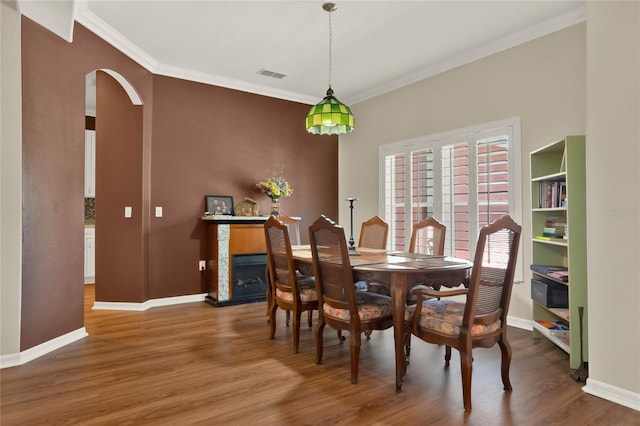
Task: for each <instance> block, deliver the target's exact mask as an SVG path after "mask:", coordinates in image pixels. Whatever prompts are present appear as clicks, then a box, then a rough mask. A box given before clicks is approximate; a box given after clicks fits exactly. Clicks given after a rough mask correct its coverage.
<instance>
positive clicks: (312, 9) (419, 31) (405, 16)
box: [75, 0, 586, 104]
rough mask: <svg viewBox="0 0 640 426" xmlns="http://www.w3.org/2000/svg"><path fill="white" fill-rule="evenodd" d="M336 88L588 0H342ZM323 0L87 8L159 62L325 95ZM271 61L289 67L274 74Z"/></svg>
mask: <svg viewBox="0 0 640 426" xmlns="http://www.w3.org/2000/svg"><path fill="white" fill-rule="evenodd" d="M337 3H338V10H337V11H335V12H333V13H332V15H331V20H332V27H333V72H332V79H331V83H332V86H333V89H334V91H335V94H336V96H337V97H338V98H339V99H340V100H341V101H343V102H345V103H347V104H353V103H357V102H360V101H363V100H365V99H368V98H371V97H373V96H376V95H379V94H382V93H385V92H388V91H390V90H394V89H397V88H399V87H402V86H404V85H407V84H410V83H412V82H415V81H418V80H421V79H423V78H426V77H429V76H431V75H434V74H437V73H439V72H442V71H446V70H448V69H451V68H454V67H456V66H459V65H462V64H464V63H467V62H470V61H473V60H476V59H479V58H482V57H484V56H488V55H490V54H493V53H496V52H499V51H501V50H504V49H507V48H509V47H512V46H515V45H517V44H520V43H523V42H526V41H529V40H531V39H534V38H537V37H540V36H542V35H545V34H548V33H550V32H553V31H557V30H559V29H562V28H565V27H567V26H570V25H574V24H576V23H578V22H581V21H584V20H585V16H586V13H585V2H584V0H581V1H557V0H556V1H540V0H537V1H348V0H347V1H341V2H337ZM322 4H323V1H212V0H209V1H202V0H201V1H166V0H163V1H159V0H146V1H99V0H91V1H78V2H77V3H76V9H75V19H76V20H77V21H78V22H80V23H81V24H82V25H84V26H86V27H87V28H89V29H90V30H91V31H93V32H94V33H96V34H97V35H99V36H100V37H102V38H104V39H105V40H106V41H108V42H109V43H111V44H112V45H114V46H115V47H117V48H118V49H120V50H121V51H122V52H124V53H125V54H127V55H128V56H130V57H131V58H133V59H134V60H136V61H137V62H138V63H140V64H141V65H142V66H144V67H145V68H147V69H148V70H150V71H152V72H154V73H156V74H160V75H168V76H174V77H179V78H184V79H188V80H194V81H199V82H204V83H210V84H215V85H218V86H223V87H230V88H234V89H239V90H244V91H248V92H252V93H258V94H263V95H267V96H273V97H278V98H282V99H288V100H293V101H297V102H302V103H307V104H314V103H316V102H318V101H319V100H320V99H322V97H323V96H324V94H325V92H326V90H327V87H328V78H329V77H328V74H329V14H328V13H327V12H325V11H324V10H323V9H322ZM261 69H266V70H269V71H274V72H277V73H282V74H285V75H286V77H284V78H282V79H274V78H269V77H265V76H263V75H259V74H257V72H258V71H259V70H261Z"/></svg>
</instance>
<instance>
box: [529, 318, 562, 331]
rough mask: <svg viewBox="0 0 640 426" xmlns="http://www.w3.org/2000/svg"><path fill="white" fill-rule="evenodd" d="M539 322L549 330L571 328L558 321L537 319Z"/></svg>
mask: <svg viewBox="0 0 640 426" xmlns="http://www.w3.org/2000/svg"><path fill="white" fill-rule="evenodd" d="M536 322H537V323H538V324H540V325H541V326H543V327H544V328H548V329H549V330H569V326H568V325H566V324H563V323H561V322H558V321H549V320H536Z"/></svg>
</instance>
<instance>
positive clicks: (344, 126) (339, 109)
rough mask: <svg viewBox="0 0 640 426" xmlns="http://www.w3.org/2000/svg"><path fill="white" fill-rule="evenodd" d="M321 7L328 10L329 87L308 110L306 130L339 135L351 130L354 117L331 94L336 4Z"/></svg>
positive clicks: (346, 107)
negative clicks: (332, 32) (332, 38)
mask: <svg viewBox="0 0 640 426" xmlns="http://www.w3.org/2000/svg"><path fill="white" fill-rule="evenodd" d="M322 8H323V9H324V10H326V11H327V12H329V89H328V90H327V96H325V97H324V99H323V100H322V101H321V102H320V103H318V104H317V105H314V106H312V107H311V109H310V110H309V114H307V132H309V133H313V134H314V135H341V134H344V133H349V132H351V131H353V123H354V118H353V114H351V110H350V109H349V107H348V106H346V105H345V104H343V103H342V102H340V101H339V100H338V99H337V98H336V97H335V96H333V89H332V88H331V54H332V51H331V35H332V34H331V12H334V11H335V10H336V9H337V8H338V6H337V5H336V4H335V3H325V4H323V5H322Z"/></svg>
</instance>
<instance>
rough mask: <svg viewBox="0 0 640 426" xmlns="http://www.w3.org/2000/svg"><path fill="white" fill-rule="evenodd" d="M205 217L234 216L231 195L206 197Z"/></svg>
mask: <svg viewBox="0 0 640 426" xmlns="http://www.w3.org/2000/svg"><path fill="white" fill-rule="evenodd" d="M204 199H205V204H204V205H205V212H204V215H205V216H215V215H227V216H233V215H234V211H233V197H232V196H230V195H205V197H204Z"/></svg>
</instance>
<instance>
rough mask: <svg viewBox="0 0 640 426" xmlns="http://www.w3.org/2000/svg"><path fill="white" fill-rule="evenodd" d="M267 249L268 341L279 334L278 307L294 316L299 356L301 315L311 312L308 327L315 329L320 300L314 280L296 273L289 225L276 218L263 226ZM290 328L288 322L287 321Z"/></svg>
mask: <svg viewBox="0 0 640 426" xmlns="http://www.w3.org/2000/svg"><path fill="white" fill-rule="evenodd" d="M264 233H265V240H266V246H267V268H268V275H269V287H270V289H271V301H270V304H269V338H270V339H273V338H274V337H275V333H276V311H277V309H278V308H280V309H283V310H285V311H287V314H288V313H289V312H292V313H293V352H294V353H298V347H299V343H300V322H301V315H302V312H304V311H308V312H309V314H308V324H309V328H311V327H312V312H313V310H317V309H318V298H317V293H316V288H315V281H314V278H313V277H306V276H303V275H300V274H299V273H297V271H296V268H295V262H294V260H293V254H292V252H291V240H290V238H289V231H288V228H287V225H285V224H284V223H283V222H281V221H280V220H279V219H278V218H276V217H275V216H271V217H270V218H269V219H268V220H267V221H266V222H265V224H264ZM287 325H288V319H287Z"/></svg>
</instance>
